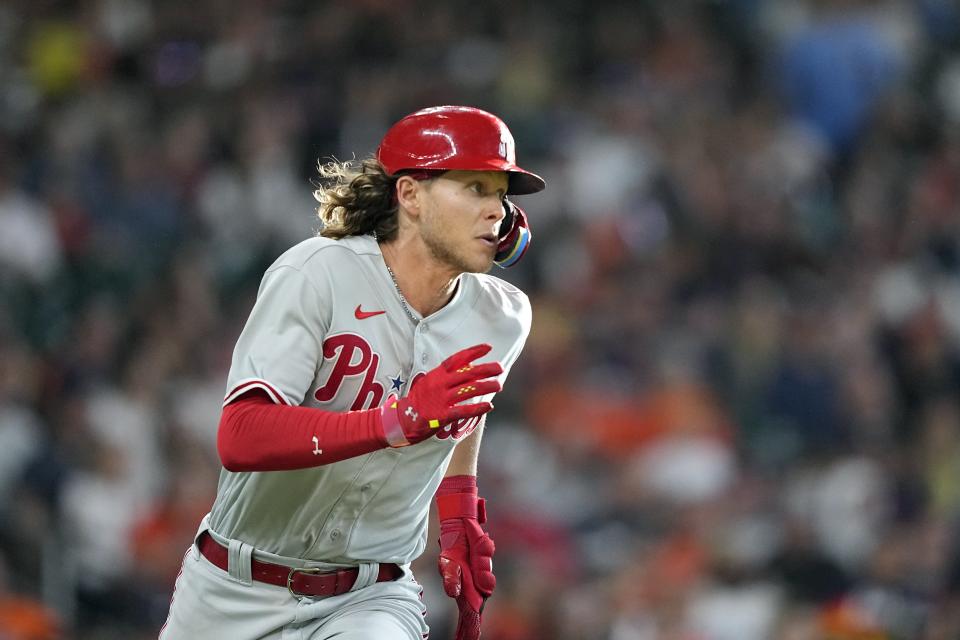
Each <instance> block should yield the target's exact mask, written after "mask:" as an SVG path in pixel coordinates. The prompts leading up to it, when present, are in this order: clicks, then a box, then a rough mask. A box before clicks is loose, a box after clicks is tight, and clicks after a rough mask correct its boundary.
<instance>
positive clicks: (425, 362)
mask: <svg viewBox="0 0 960 640" xmlns="http://www.w3.org/2000/svg"><path fill="white" fill-rule="evenodd" d="M420 364H427V354H425V353H424V354H423V355H421V356H420Z"/></svg>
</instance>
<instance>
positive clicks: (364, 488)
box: [360, 484, 370, 491]
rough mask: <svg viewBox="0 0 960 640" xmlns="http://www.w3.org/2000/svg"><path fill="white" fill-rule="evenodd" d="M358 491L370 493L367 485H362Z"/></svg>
mask: <svg viewBox="0 0 960 640" xmlns="http://www.w3.org/2000/svg"><path fill="white" fill-rule="evenodd" d="M360 491H370V485H369V484H365V485H363V486H362V487H360Z"/></svg>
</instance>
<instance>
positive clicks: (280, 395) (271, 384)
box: [223, 265, 332, 405]
mask: <svg viewBox="0 0 960 640" xmlns="http://www.w3.org/2000/svg"><path fill="white" fill-rule="evenodd" d="M323 289H324V288H323V287H322V286H320V285H318V283H317V282H316V281H315V280H314V279H309V278H308V277H307V276H306V275H305V274H304V273H303V272H301V271H300V270H299V269H296V268H294V267H291V266H287V265H281V266H276V267H273V268H271V269H270V270H268V271H267V273H266V274H265V275H264V277H263V281H262V282H261V283H260V289H259V291H258V292H257V301H256V302H255V303H254V305H253V310H252V311H251V312H250V317H249V318H248V319H247V323H246V325H245V326H244V328H243V332H242V333H241V334H240V338H239V339H238V340H237V345H236V347H235V348H234V351H233V360H232V361H231V364H230V373H229V375H228V376H227V394H226V397H225V398H224V401H223V404H224V405H226V404H228V403H230V402H232V401H233V400H235V399H236V398H238V397H240V396H241V395H243V394H244V393H246V392H247V391H250V390H252V389H260V390H262V391H264V392H266V394H267V395H268V396H270V398H271V399H272V400H273V401H274V402H275V403H277V404H286V405H300V404H301V403H302V402H303V400H304V397H305V396H306V394H307V392H308V391H309V389H310V386H311V385H312V384H313V382H314V378H315V376H316V372H317V370H318V368H319V366H320V362H322V357H323V351H322V345H323V340H324V336H325V335H326V332H327V330H328V328H329V326H330V315H331V302H332V301H331V299H330V298H331V296H330V292H329V290H323Z"/></svg>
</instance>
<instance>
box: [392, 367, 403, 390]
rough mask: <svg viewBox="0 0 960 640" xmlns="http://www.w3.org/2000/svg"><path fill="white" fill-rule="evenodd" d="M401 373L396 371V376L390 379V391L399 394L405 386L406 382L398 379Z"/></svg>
mask: <svg viewBox="0 0 960 640" xmlns="http://www.w3.org/2000/svg"><path fill="white" fill-rule="evenodd" d="M401 373H402V372H400V371H398V372H397V375H395V376H394V377H392V378H390V391H398V392H399V391H400V389H401V388H402V387H403V385H404V384H406V382H407V381H406V380H404V379H402V378H401V377H400V374H401Z"/></svg>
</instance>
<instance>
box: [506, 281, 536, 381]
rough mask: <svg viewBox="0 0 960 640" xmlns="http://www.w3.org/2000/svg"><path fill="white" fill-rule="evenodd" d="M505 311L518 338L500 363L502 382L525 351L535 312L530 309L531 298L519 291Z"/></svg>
mask: <svg viewBox="0 0 960 640" xmlns="http://www.w3.org/2000/svg"><path fill="white" fill-rule="evenodd" d="M505 313H506V314H507V316H508V317H509V318H510V320H511V321H512V322H511V324H512V325H513V326H514V327H515V333H516V339H515V340H514V342H513V344H512V345H511V347H510V348H509V349H508V350H507V352H506V354H504V356H503V361H502V362H501V363H500V364H501V365H502V366H503V376H502V377H501V382H505V381H506V379H507V375H508V374H509V373H510V369H511V368H512V367H513V364H514V363H515V362H516V361H517V358H519V357H520V352H521V351H523V346H524V345H525V344H526V343H527V337H528V336H529V335H530V325H531V322H532V319H533V313H532V311H531V309H530V300H529V298H527V296H526V294H524V293H522V292H520V291H517V292H516V296H515V298H514V300H513V304H512V305H510V306H509V307H508V308H507V309H505Z"/></svg>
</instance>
